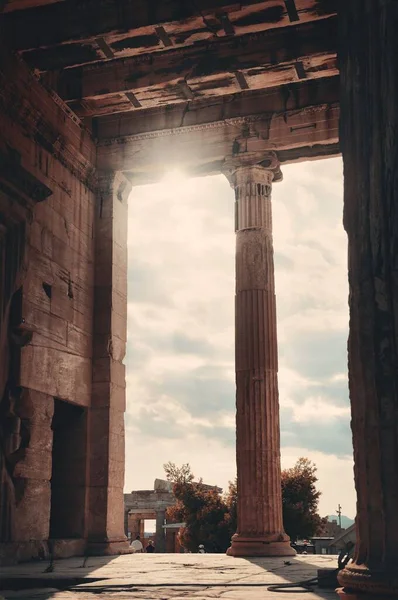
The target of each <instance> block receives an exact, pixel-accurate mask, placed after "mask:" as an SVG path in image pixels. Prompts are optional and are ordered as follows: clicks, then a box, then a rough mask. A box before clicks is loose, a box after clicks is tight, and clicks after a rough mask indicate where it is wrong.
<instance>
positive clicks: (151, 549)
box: [145, 540, 155, 553]
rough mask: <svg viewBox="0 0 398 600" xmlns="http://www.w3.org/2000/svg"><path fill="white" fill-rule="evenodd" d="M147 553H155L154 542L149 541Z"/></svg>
mask: <svg viewBox="0 0 398 600" xmlns="http://www.w3.org/2000/svg"><path fill="white" fill-rule="evenodd" d="M145 552H150V553H152V552H155V546H154V545H153V541H152V540H149V542H148V545H147V547H146V548H145Z"/></svg>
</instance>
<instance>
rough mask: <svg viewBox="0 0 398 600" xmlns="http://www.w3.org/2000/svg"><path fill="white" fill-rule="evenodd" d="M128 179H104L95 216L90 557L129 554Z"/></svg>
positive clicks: (109, 175)
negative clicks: (126, 481)
mask: <svg viewBox="0 0 398 600" xmlns="http://www.w3.org/2000/svg"><path fill="white" fill-rule="evenodd" d="M130 189H131V184H130V183H129V181H128V180H127V179H126V178H125V177H124V176H123V175H121V174H120V175H114V174H112V173H101V174H100V176H99V187H98V193H97V198H96V210H95V301H94V338H93V339H94V342H93V394H92V408H91V411H90V504H89V525H88V527H89V529H88V535H89V552H90V553H110V552H112V549H113V550H114V551H115V553H120V552H123V551H126V552H127V551H128V542H127V540H126V537H125V535H124V504H123V486H124V411H125V404H126V400H125V387H126V382H125V367H124V364H123V359H124V355H125V350H126V339H127V199H128V195H129V193H130Z"/></svg>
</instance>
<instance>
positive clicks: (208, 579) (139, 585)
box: [0, 553, 368, 600]
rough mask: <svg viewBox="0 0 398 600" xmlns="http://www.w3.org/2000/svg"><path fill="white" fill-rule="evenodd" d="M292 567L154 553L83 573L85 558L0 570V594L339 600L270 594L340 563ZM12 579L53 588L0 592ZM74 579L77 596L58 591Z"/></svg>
mask: <svg viewBox="0 0 398 600" xmlns="http://www.w3.org/2000/svg"><path fill="white" fill-rule="evenodd" d="M289 562H290V564H289V565H286V564H284V563H285V561H284V559H283V558H271V559H270V558H256V559H253V560H243V559H239V558H230V557H227V556H225V555H222V554H172V555H171V554H169V555H167V554H156V553H155V554H134V555H131V556H119V557H117V558H113V559H111V560H110V559H107V558H105V557H102V558H94V557H89V558H88V559H87V561H85V566H84V567H82V565H83V559H82V558H80V559H69V560H62V561H55V563H54V571H53V572H52V573H43V571H44V567H45V565H46V564H47V563H44V564H43V563H40V564H36V565H34V564H30V565H20V566H18V567H9V568H3V569H1V570H0V582H1V586H0V594H3V595H4V596H5V597H6V599H7V600H9V599H11V598H24V599H26V600H28V599H29V600H32V598H35V597H36V596H35V594H36V593H37V594H38V595H37V598H40V599H42V598H43V599H44V598H48V597H51V598H52V599H54V600H70V599H71V598H73V599H75V598H76V599H79V600H86V599H87V600H88V599H90V600H95V599H96V598H104V599H105V598H106V599H108V598H112V599H113V598H114V599H115V600H119V599H123V600H127V599H130V598H142V599H144V600H167V599H169V598H179V599H181V598H188V599H191V598H194V599H197V600H210V599H213V600H214V598H222V599H223V600H260V599H261V600H275V599H277V600H292V599H296V598H301V597H303V598H306V600H320V599H321V598H322V599H324V600H338V597H337V595H336V593H335V591H334V590H333V589H330V590H324V589H322V590H321V589H319V588H315V589H314V591H313V592H312V593H306V594H305V595H303V594H302V593H300V591H301V592H302V591H303V590H302V588H299V587H298V588H295V590H296V593H294V589H293V590H292V589H290V590H286V591H284V590H283V589H280V590H279V592H278V593H275V592H273V591H271V590H268V587H269V585H271V584H291V583H292V582H298V581H303V580H308V579H311V578H313V577H316V574H317V570H318V569H319V568H322V567H330V568H333V567H336V566H337V557H330V556H328V557H322V556H307V557H302V556H300V557H297V558H293V559H291V560H290V561H289ZM9 577H13V578H18V583H19V585H20V584H21V581H22V578H27V577H29V578H31V581H30V586H31V588H32V587H35V588H40V587H42V586H43V582H44V581H46V582H47V585H49V586H51V587H50V589H49V590H47V592H46V591H45V590H43V589H41V591H40V593H39V592H36V591H35V590H33V589H28V590H25V591H19V592H11V591H1V587H3V588H4V587H6V586H7V580H8V581H10V580H9V579H8V578H9ZM76 578H77V579H81V580H83V583H84V580H85V582H86V583H85V584H84V585H80V586H79V588H80V589H79V591H72V590H70V591H64V592H61V591H56V587H57V580H61V579H66V580H67V581H68V580H69V581H70V582H71V583H72V582H74V581H76ZM90 579H91V583H90ZM66 585H67V584H66ZM90 589H91V592H90ZM50 590H51V591H50ZM99 591H101V593H100V594H98V592H99ZM292 591H293V593H292ZM46 593H47V596H46V595H45V594H46ZM366 600H368V599H366Z"/></svg>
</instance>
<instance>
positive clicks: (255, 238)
mask: <svg viewBox="0 0 398 600" xmlns="http://www.w3.org/2000/svg"><path fill="white" fill-rule="evenodd" d="M272 178H273V173H272V171H269V170H267V169H265V168H263V167H259V166H254V167H242V168H239V169H237V171H236V172H235V191H236V194H235V197H236V199H237V203H238V206H237V215H238V217H237V232H236V236H237V246H236V347H235V348H236V350H235V356H236V394H237V466H238V490H239V491H238V498H239V505H238V536H239V535H240V536H244V537H249V538H250V537H263V538H264V537H266V538H267V536H268V539H270V540H271V541H278V540H279V541H285V542H286V541H288V538H287V536H286V535H285V534H284V531H283V523H282V497H281V469H280V451H279V439H280V435H279V399H278V383H277V370H278V360H277V337H276V306H275V285H274V262H273V244H272V209H271V184H272Z"/></svg>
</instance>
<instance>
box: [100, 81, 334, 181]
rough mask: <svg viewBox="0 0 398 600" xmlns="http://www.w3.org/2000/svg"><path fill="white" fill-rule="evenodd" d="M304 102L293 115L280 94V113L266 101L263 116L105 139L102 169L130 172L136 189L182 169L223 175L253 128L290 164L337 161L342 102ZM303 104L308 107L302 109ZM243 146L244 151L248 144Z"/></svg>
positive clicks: (256, 136)
mask: <svg viewBox="0 0 398 600" xmlns="http://www.w3.org/2000/svg"><path fill="white" fill-rule="evenodd" d="M298 93H299V96H300V92H298ZM300 98H301V100H299V101H297V100H296V101H295V108H292V109H290V110H286V109H285V108H284V99H283V95H282V94H280V100H279V102H280V104H279V108H280V109H281V110H280V112H277V111H274V112H269V111H266V109H267V106H266V101H265V99H264V109H265V112H264V113H262V114H261V113H257V114H252V115H249V114H246V116H238V117H235V118H227V119H224V120H220V121H212V122H207V123H198V124H196V125H194V124H191V125H189V126H186V125H183V126H182V127H176V128H174V129H159V130H157V131H151V132H146V133H138V134H135V135H125V136H121V135H120V134H118V135H117V136H116V137H115V138H107V139H102V140H101V141H100V142H99V144H98V152H97V160H98V162H97V164H98V168H100V169H111V170H122V171H126V172H128V173H129V174H130V176H131V178H132V179H133V181H134V183H136V184H137V183H145V182H152V181H156V180H157V179H159V178H161V177H162V175H163V174H164V173H165V172H167V170H168V169H170V168H172V167H176V166H178V167H179V168H180V169H183V170H185V171H186V172H187V173H189V174H191V175H200V174H201V175H211V174H215V173H219V172H220V171H221V169H222V166H223V163H224V160H225V157H226V156H228V155H230V154H232V149H233V146H234V143H235V142H236V140H242V139H244V137H245V135H247V130H248V128H249V130H250V138H251V140H254V141H253V144H254V145H256V143H257V142H256V140H258V142H259V143H260V144H261V147H262V148H263V147H264V144H265V147H266V148H267V150H273V151H276V152H277V153H280V154H281V157H282V156H284V157H285V158H284V160H286V161H290V160H300V158H305V157H306V156H308V155H309V154H310V155H311V157H312V158H314V157H316V155H317V152H318V153H319V155H320V156H324V155H335V154H336V148H337V147H338V140H339V104H338V102H334V101H332V100H333V99H332V97H330V99H329V102H327V103H325V104H307V105H304V103H305V101H307V102H308V96H306V94H304V93H303V94H302V96H300ZM298 102H299V103H300V102H302V103H303V106H301V107H298V106H299V104H298ZM274 107H277V105H276V101H275V104H274ZM100 129H101V124H100ZM240 143H241V147H243V146H244V143H245V142H244V141H243V142H240ZM311 148H317V150H315V151H314V150H310V149H311Z"/></svg>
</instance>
